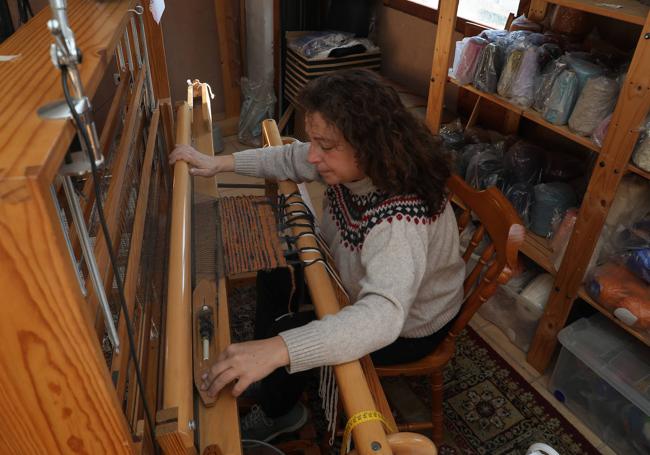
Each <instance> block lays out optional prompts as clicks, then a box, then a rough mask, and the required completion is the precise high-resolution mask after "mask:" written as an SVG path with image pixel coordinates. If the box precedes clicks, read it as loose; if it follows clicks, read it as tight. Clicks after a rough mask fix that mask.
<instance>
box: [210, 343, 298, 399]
mask: <svg viewBox="0 0 650 455" xmlns="http://www.w3.org/2000/svg"><path fill="white" fill-rule="evenodd" d="M288 364H289V351H288V350H287V345H286V344H285V343H284V340H283V339H282V338H281V337H279V336H275V337H273V338H268V339H266V340H255V341H247V342H245V343H236V344H231V345H230V346H228V347H227V348H226V349H225V350H224V351H223V352H222V353H221V354H219V358H218V359H217V361H216V362H215V363H214V364H213V365H212V366H211V367H210V370H209V371H208V372H207V373H204V374H203V376H202V377H201V379H202V380H203V384H201V390H207V391H208V395H209V396H211V397H215V396H217V394H218V393H219V391H220V390H221V389H223V388H224V387H225V386H226V385H228V384H229V383H231V382H233V381H236V382H235V386H234V387H233V389H232V394H233V396H235V397H238V396H239V395H241V394H242V393H243V392H244V390H246V389H247V388H248V386H249V385H251V384H252V383H253V382H255V381H259V380H260V379H262V378H265V377H266V376H268V375H269V374H271V373H272V372H273V371H274V370H275V369H276V368H280V367H283V366H285V365H288Z"/></svg>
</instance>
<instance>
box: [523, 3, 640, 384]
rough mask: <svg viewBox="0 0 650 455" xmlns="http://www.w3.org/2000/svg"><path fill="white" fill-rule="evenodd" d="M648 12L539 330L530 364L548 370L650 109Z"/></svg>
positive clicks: (530, 353)
mask: <svg viewBox="0 0 650 455" xmlns="http://www.w3.org/2000/svg"><path fill="white" fill-rule="evenodd" d="M647 33H650V15H648V17H647V18H646V22H645V26H644V27H643V31H642V32H641V36H640V38H639V42H638V44H637V47H636V51H635V52H634V57H633V58H632V62H631V64H630V69H629V71H628V73H627V77H626V79H625V83H624V85H623V87H622V89H621V93H620V95H619V97H618V103H617V104H616V109H615V110H614V114H613V115H612V121H611V123H610V127H609V130H608V133H607V137H606V138H605V143H604V144H603V147H602V149H601V152H600V155H599V157H598V161H597V164H596V166H595V167H594V170H593V172H592V176H591V180H590V181H589V186H588V188H587V192H586V193H585V198H584V200H583V201H582V206H581V208H580V212H579V214H578V218H577V221H576V225H575V228H574V230H573V234H572V235H571V239H570V240H569V244H568V246H567V249H566V252H565V254H564V260H563V261H562V265H561V266H560V270H558V273H557V276H556V278H555V283H554V285H553V291H552V292H551V297H550V299H549V301H548V304H547V306H546V310H545V311H544V315H543V317H542V320H541V321H540V323H539V328H538V329H537V332H536V334H535V338H534V339H533V342H532V345H531V347H530V351H528V363H530V364H531V365H533V366H534V367H535V368H536V369H537V370H538V371H540V372H543V371H544V370H545V369H546V366H547V365H548V363H549V361H550V359H551V357H552V355H553V351H554V348H555V346H556V344H557V333H558V332H559V331H560V330H561V329H562V328H563V327H564V324H565V323H566V319H567V316H568V315H569V312H570V311H571V306H572V304H573V300H574V299H575V298H576V296H577V293H578V289H579V288H580V286H581V284H582V280H583V276H584V274H585V272H586V267H587V265H588V264H589V261H590V259H591V254H585V252H586V251H588V252H591V251H593V250H594V248H595V246H596V242H597V241H598V237H599V236H600V232H601V229H602V227H603V224H604V223H605V219H606V218H607V212H608V210H609V207H610V205H611V203H612V200H613V199H614V196H615V195H616V190H617V189H618V185H619V183H620V181H621V178H622V177H623V174H624V173H625V169H626V167H627V163H628V162H629V160H630V155H631V154H632V150H633V149H634V144H635V143H636V140H637V138H638V135H639V125H641V124H642V122H643V120H644V119H645V117H646V115H647V114H648V111H649V110H650V39H648V38H646V37H645V35H646V34H647Z"/></svg>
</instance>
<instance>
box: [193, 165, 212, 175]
mask: <svg viewBox="0 0 650 455" xmlns="http://www.w3.org/2000/svg"><path fill="white" fill-rule="evenodd" d="M190 175H196V176H198V177H212V176H213V175H214V172H213V171H212V170H211V169H201V168H198V167H192V168H190Z"/></svg>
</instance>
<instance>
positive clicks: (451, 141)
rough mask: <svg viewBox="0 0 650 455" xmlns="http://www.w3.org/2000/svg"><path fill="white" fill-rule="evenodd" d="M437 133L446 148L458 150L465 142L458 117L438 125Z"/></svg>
mask: <svg viewBox="0 0 650 455" xmlns="http://www.w3.org/2000/svg"><path fill="white" fill-rule="evenodd" d="M438 135H439V136H440V138H441V139H442V143H443V144H444V146H445V147H447V148H448V149H452V150H458V149H461V148H462V147H463V145H464V144H465V137H464V134H463V124H462V123H461V122H460V119H458V118H457V119H456V120H454V121H453V122H450V123H445V124H444V125H442V126H441V127H440V132H439V133H438Z"/></svg>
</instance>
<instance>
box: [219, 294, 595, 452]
mask: <svg viewBox="0 0 650 455" xmlns="http://www.w3.org/2000/svg"><path fill="white" fill-rule="evenodd" d="M229 300H230V307H231V320H232V321H231V327H232V331H233V341H243V340H247V339H250V338H251V336H252V328H253V327H252V320H253V312H254V309H255V289H254V287H246V288H241V289H236V290H234V292H232V294H231V295H230V297H229ZM457 347H458V349H457V353H456V356H455V357H454V359H453V360H452V362H451V364H450V365H449V367H448V368H447V369H446V371H445V408H444V412H445V441H444V443H443V445H442V446H441V447H439V448H438V450H439V454H440V455H461V454H463V455H469V454H481V455H483V454H486V455H524V454H525V453H526V449H527V448H528V447H529V446H530V445H531V444H533V443H535V442H544V443H546V444H548V445H550V446H552V447H554V448H555V449H556V450H557V451H558V452H559V453H560V454H562V455H582V454H585V455H592V454H598V453H599V452H598V451H597V450H596V449H595V448H594V447H593V446H592V445H591V444H590V443H589V442H588V441H587V440H586V439H585V438H584V437H583V436H582V435H581V434H580V433H579V432H578V431H577V430H576V429H575V428H574V427H573V426H572V425H571V424H570V423H569V422H568V421H567V420H566V419H565V418H564V417H563V416H562V415H561V414H559V413H558V412H557V411H556V410H555V409H554V408H553V407H552V406H551V404H550V403H548V402H547V401H546V400H545V399H544V398H543V397H542V396H541V395H540V394H539V393H538V392H537V391H536V390H535V389H534V388H533V387H532V386H530V385H529V384H528V383H527V382H526V380H525V379H524V378H522V377H521V376H520V375H519V374H518V373H517V372H516V371H515V370H513V369H512V368H511V367H510V365H508V364H507V362H505V361H504V360H503V359H502V358H501V357H500V356H499V355H498V354H497V353H496V352H495V351H494V350H493V349H492V348H491V347H490V346H489V345H488V344H487V343H485V341H483V339H482V338H481V337H480V336H479V335H478V334H477V333H476V332H474V331H473V330H472V329H471V328H468V329H467V330H466V331H465V332H464V333H463V334H462V335H461V336H460V338H459V340H458V346H457ZM392 381H399V379H387V380H386V384H385V386H386V387H387V388H390V386H391V384H390V383H391V382H392ZM405 382H406V384H407V386H408V388H409V389H410V390H412V391H413V393H414V395H415V396H416V397H417V398H418V399H420V400H421V401H422V402H423V404H424V406H426V407H427V409H430V408H429V405H430V403H429V397H430V392H429V391H430V386H429V382H428V380H427V379H426V378H413V379H412V378H409V379H408V380H406V381H405ZM317 386H318V384H317V379H316V375H315V376H314V382H313V384H311V385H310V387H309V389H310V390H309V391H308V392H315V391H316V390H317ZM310 396H314V397H315V396H316V395H315V393H310ZM310 405H311V406H310V407H311V408H312V409H311V411H312V416H313V419H314V424H315V426H316V429H317V431H318V432H319V438H320V436H322V433H323V430H324V428H325V422H324V419H323V415H322V414H323V413H322V411H321V409H320V402H319V400H318V399H317V398H315V399H313V400H312V402H311V404H310ZM397 420H398V421H399V416H397ZM332 453H334V451H332Z"/></svg>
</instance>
